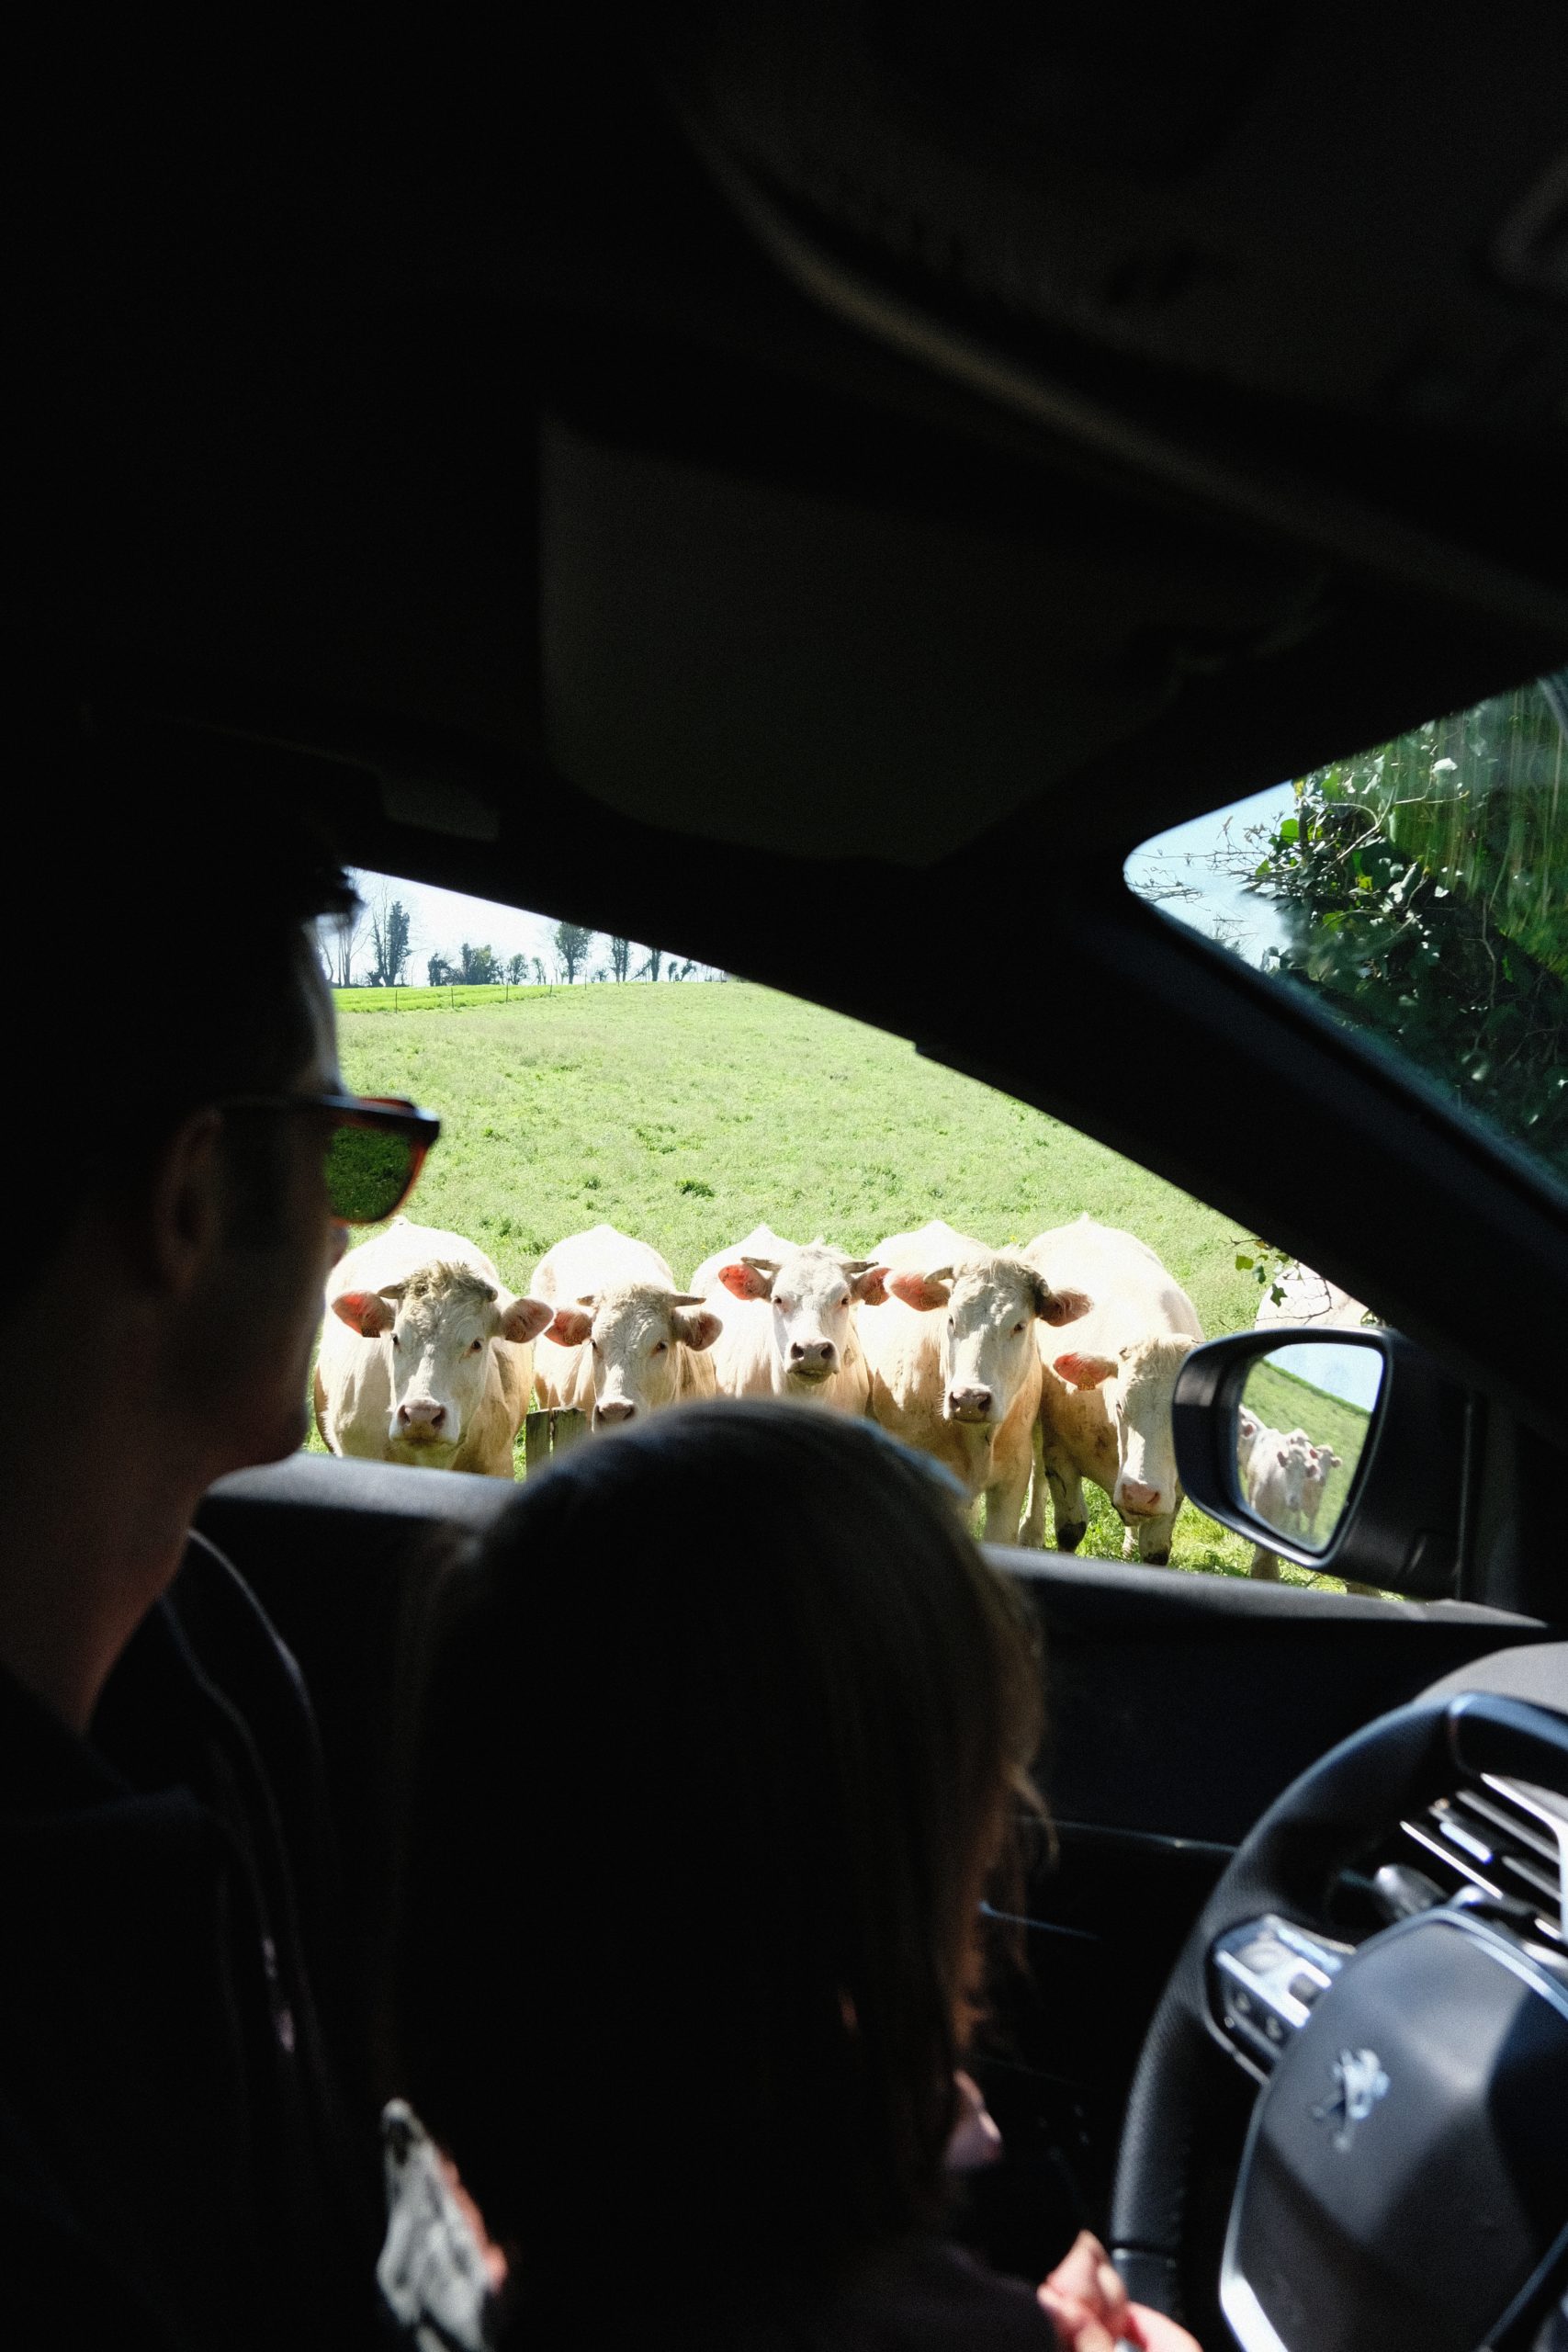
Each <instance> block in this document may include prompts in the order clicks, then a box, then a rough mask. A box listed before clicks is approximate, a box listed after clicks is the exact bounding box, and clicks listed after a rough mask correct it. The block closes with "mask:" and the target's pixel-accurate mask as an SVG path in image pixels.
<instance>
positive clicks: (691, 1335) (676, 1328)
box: [670, 1306, 724, 1354]
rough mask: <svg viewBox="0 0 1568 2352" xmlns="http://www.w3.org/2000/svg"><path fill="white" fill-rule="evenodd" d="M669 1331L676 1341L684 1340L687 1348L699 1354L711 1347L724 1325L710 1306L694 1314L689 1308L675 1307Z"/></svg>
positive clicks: (672, 1311)
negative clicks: (672, 1333)
mask: <svg viewBox="0 0 1568 2352" xmlns="http://www.w3.org/2000/svg"><path fill="white" fill-rule="evenodd" d="M670 1329H671V1330H672V1331H673V1332H674V1334H675V1337H676V1338H677V1339H678V1340H684V1341H685V1342H686V1345H687V1346H688V1347H689V1348H695V1349H696V1350H697V1351H698V1352H699V1354H700V1353H701V1351H702V1350H703V1349H704V1348H711V1347H712V1345H713V1343H714V1341H715V1340H716V1339H717V1337H718V1335H719V1333H720V1332H721V1331H722V1330H723V1329H724V1325H723V1323H722V1322H721V1321H720V1319H719V1317H717V1316H716V1314H715V1313H714V1311H713V1309H712V1307H711V1306H704V1307H700V1308H698V1309H696V1310H695V1311H694V1310H693V1309H692V1308H690V1307H686V1306H677V1307H673V1308H671V1315H670Z"/></svg>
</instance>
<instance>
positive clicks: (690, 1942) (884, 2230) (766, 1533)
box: [399, 1404, 1040, 2332]
mask: <svg viewBox="0 0 1568 2352" xmlns="http://www.w3.org/2000/svg"><path fill="white" fill-rule="evenodd" d="M1029 1625H1030V1621H1029V1620H1027V1619H1026V1617H1025V1616H1024V1614H1023V1612H1022V1611H1021V1606H1020V1604H1019V1603H1018V1602H1017V1601H1016V1600H1015V1599H1014V1596H1013V1595H1012V1593H1011V1592H1010V1588H1009V1587H1008V1586H1007V1585H1006V1584H1005V1582H1004V1581H1003V1579H1002V1578H1001V1577H998V1575H996V1573H995V1572H994V1571H993V1570H992V1569H991V1568H990V1566H988V1564H987V1562H986V1560H985V1559H984V1557H983V1556H982V1555H981V1553H980V1552H979V1550H978V1547H977V1546H976V1544H974V1543H973V1542H972V1541H971V1540H970V1537H969V1535H968V1533H967V1532H966V1531H965V1529H964V1525H963V1523H962V1521H961V1518H960V1514H959V1510H958V1509H957V1507H956V1505H955V1503H954V1502H953V1500H952V1499H950V1498H948V1497H947V1496H946V1495H945V1494H944V1493H943V1492H942V1489H941V1487H940V1486H939V1484H938V1481H937V1478H936V1477H935V1476H933V1475H932V1473H931V1470H930V1468H929V1466H928V1465H927V1464H924V1463H922V1462H921V1461H920V1460H919V1457H917V1456H915V1455H912V1454H909V1453H906V1452H905V1450H904V1449H903V1448H902V1447H900V1446H897V1444H895V1443H894V1442H892V1441H891V1440H889V1439H886V1438H884V1437H883V1436H882V1434H881V1433H880V1432H879V1431H878V1430H875V1429H874V1428H873V1427H872V1426H871V1425H869V1424H866V1423H857V1422H853V1421H850V1420H848V1419H842V1418H840V1417H839V1416H836V1415H833V1414H829V1413H826V1412H824V1413H817V1412H812V1411H810V1410H808V1409H807V1408H801V1407H796V1406H784V1405H766V1404H758V1405H735V1404H729V1405H724V1404H718V1405H690V1406H685V1407H682V1408H680V1409H678V1410H675V1411H671V1412H669V1413H666V1414H663V1415H658V1416H655V1417H653V1419H650V1420H649V1421H648V1422H647V1423H646V1424H644V1425H643V1426H641V1427H640V1428H639V1429H637V1430H631V1431H627V1432H625V1433H623V1434H620V1435H617V1436H615V1437H614V1438H609V1439H604V1440H600V1441H597V1442H595V1441H590V1442H587V1443H585V1444H582V1445H580V1446H578V1447H576V1448H574V1449H573V1450H572V1452H571V1453H570V1454H568V1455H566V1456H565V1457H564V1458H562V1459H560V1460H559V1461H558V1464H556V1465H555V1466H553V1467H551V1468H550V1469H549V1470H548V1471H547V1472H546V1473H544V1474H543V1475H542V1476H540V1477H538V1478H537V1479H536V1480H532V1479H531V1480H530V1481H529V1484H528V1485H527V1487H525V1490H524V1492H523V1494H522V1496H521V1497H520V1498H518V1499H517V1500H516V1501H515V1502H514V1503H513V1504H511V1505H510V1506H509V1507H508V1509H507V1510H505V1512H504V1513H503V1514H502V1517H501V1518H500V1519H499V1520H498V1521H497V1522H496V1523H495V1526H494V1529H493V1531H492V1532H491V1534H490V1536H489V1537H488V1538H487V1540H486V1541H485V1543H484V1544H483V1546H482V1548H481V1550H480V1553H479V1557H478V1559H477V1562H475V1563H472V1564H470V1565H469V1566H466V1567H459V1568H458V1569H457V1570H456V1571H455V1572H454V1574H453V1576H452V1577H451V1579H450V1582H449V1584H448V1586H447V1589H446V1594H445V1597H444V1600H443V1602H442V1604H441V1607H440V1611H439V1616H438V1621H437V1627H436V1631H435V1634H434V1640H433V1642H432V1645H431V1650H430V1657H429V1665H428V1672H427V1676H426V1680H425V1691H424V1697H423V1709H422V1714H421V1727H420V1731H419V1734H418V1739H419V1748H418V1763H417V1769H416V1772H415V1778H414V1785H413V1790H412V1798H411V1804H410V1809H409V1842H408V1859H407V1871H406V1880H405V1892H404V1905H403V1921H404V1924H403V1928H402V1931H401V1935H400V1967H399V1976H400V1987H401V2015H402V2021H403V2034H404V2041H405V2049H404V2064H405V2066H406V2069H407V2079H408V2083H409V2086H410V2091H411V2096H412V2098H413V2099H414V2101H415V2103H416V2105H417V2106H419V2107H420V2109H421V2111H422V2112H423V2114H424V2116H425V2119H426V2120H427V2122H428V2123H429V2125H430V2127H431V2129H432V2130H433V2131H435V2132H436V2133H437V2135H438V2136H439V2137H441V2138H442V2139H444V2140H445V2141H446V2143H447V2144H448V2145H449V2146H450V2147H451V2148H452V2150H453V2152H454V2154H455V2155H456V2157H457V2162H458V2165H459V2166H460V2168H461V2170H462V2172H463V2175H464V2177H465V2179H466V2181H467V2182H468V2185H469V2187H470V2188H472V2190H473V2192H474V2194H475V2196H476V2197H477V2199H479V2204H480V2207H481V2209H482V2210H483V2211H484V2213H485V2215H486V2217H487V2221H488V2222H489V2223H490V2225H491V2229H492V2231H493V2232H494V2233H496V2234H497V2235H498V2236H501V2237H502V2238H504V2239H509V2240H511V2241H512V2242H513V2245H515V2247H516V2249H517V2255H518V2260H517V2272H518V2277H519V2278H520V2280H521V2282H522V2288H521V2291H522V2297H523V2301H524V2303H525V2305H526V2306H527V2308H528V2310H529V2312H531V2314H532V2316H533V2318H535V2319H538V2318H540V2317H541V2316H543V2315H545V2314H546V2313H547V2312H549V2311H550V2310H551V2309H552V2307H557V2306H559V2305H560V2304H561V2303H562V2301H563V2300H564V2302H565V2304H566V2305H568V2306H570V2303H571V2302H572V2301H573V2300H574V2299H581V2297H582V2296H584V2295H585V2294H588V2293H590V2292H592V2297H593V2299H594V2301H595V2303H596V2304H602V2302H603V2300H604V2294H605V2292H606V2291H607V2290H606V2285H605V2282H604V2279H603V2278H600V2277H597V2276H595V2277H593V2278H592V2287H590V2284H589V2278H590V2275H591V2273H592V2247H593V2246H594V2245H595V2244H596V2243H597V2244H598V2245H600V2246H601V2247H602V2249H603V2250H604V2253H605V2254H606V2255H607V2256H608V2257H609V2260H610V2261H611V2262H612V2263H613V2265H614V2269H615V2274H616V2275H617V2276H619V2277H624V2278H627V2279H628V2280H635V2281H636V2282H637V2292H638V2293H639V2294H642V2295H647V2296H649V2297H650V2298H652V2299H653V2300H652V2301H651V2302H650V2303H649V2307H650V2308H659V2307H660V2301H659V2299H660V2298H663V2299H668V2298H670V2297H671V2296H675V2297H681V2298H683V2299H684V2301H686V2302H687V2303H689V2304H691V2305H694V2306H700V2305H701V2304H702V2302H703V2301H704V2300H705V2296H706V2297H708V2298H709V2299H711V2298H713V2297H716V2298H718V2299H719V2301H721V2302H722V2301H723V2299H724V2297H725V2296H726V2295H727V2294H729V2295H733V2294H734V2293H736V2292H739V2293H741V2294H742V2295H743V2297H744V2298H745V2301H744V2303H743V2306H742V2307H743V2308H748V2309H756V2308H757V2307H758V2305H759V2303H761V2302H763V2301H766V2299H767V2297H768V2295H769V2293H770V2290H772V2291H773V2292H776V2293H777V2294H778V2295H780V2296H788V2295H791V2294H795V2293H799V2292H803V2291H811V2290H817V2289H820V2287H821V2286H822V2285H823V2284H824V2283H825V2281H826V2280H827V2279H829V2278H830V2277H831V2275H832V2274H833V2272H834V2270H835V2268H836V2267H840V2266H842V2265H843V2264H845V2263H846V2262H848V2261H850V2260H851V2259H852V2258H853V2257H855V2256H859V2255H863V2254H867V2253H869V2252H870V2251H872V2250H873V2249H874V2248H875V2247H877V2246H878V2245H883V2244H886V2243H887V2242H889V2241H890V2240H893V2239H895V2238H897V2237H898V2236H899V2235H901V2234H902V2233H907V2232H908V2231H909V2230H911V2229H918V2228H919V2227H920V2226H922V2225H926V2224H930V2223H931V2222H933V2221H934V2220H935V2219H936V2218H937V2217H938V2214H939V2211H940V2209H941V2208H942V2203H943V2201H944V2195H945V2191H944V2180H943V2165H942V2159H943V2154H944V2150H945V2147H946V2143H947V2139H948V2136H949V2134H950V2131H951V2130H952V2126H953V2066H954V2064H955V2057H956V2051H955V2036H954V2029H953V2016H954V2010H955V2006H956V2005H958V2004H959V2003H960V2002H961V2001H962V1998H963V1987H962V1985H961V1982H960V1977H961V1972H962V1968H963V1964H964V1956H965V1951H966V1949H967V1946H968V1942H969V1937H970V1930H971V1925H972V1921H973V1918H974V1905H975V1904H976V1901H977V1899H978V1894H979V1891H980V1890H979V1886H978V1884H977V1883H976V1866H977V1860H979V1861H982V1862H983V1859H984V1856H985V1854H986V1852H987V1849H988V1848H989V1846H990V1845H991V1843H992V1841H993V1840H994V1839H995V1838H997V1837H998V1835H1000V1836H1001V1837H1002V1838H1004V1839H1005V1838H1006V1837H1007V1835H1008V1834H1009V1833H1008V1830H1007V1827H1006V1824H1007V1823H1008V1822H1009V1821H1010V1820H1011V1818H1012V1817H1013V1815H1014V1814H1015V1812H1016V1807H1015V1806H1014V1805H1012V1804H1010V1803H1009V1794H1010V1793H1011V1795H1012V1796H1014V1797H1020V1798H1023V1799H1024V1800H1025V1801H1031V1800H1032V1789H1031V1787H1030V1784H1029V1781H1028V1777H1027V1772H1028V1766H1029V1762H1030V1760H1031V1758H1032V1754H1033V1751H1034V1748H1035V1746H1036V1745H1037V1742H1038V1737H1039V1733H1040V1697H1039V1690H1040V1684H1039V1674H1038V1667H1037V1661H1036V1658H1035V1656H1034V1650H1033V1646H1032V1637H1031V1633H1030V1630H1029ZM1035 1802H1037V1801H1035ZM580 2262H581V2264H582V2265H583V2267H582V2268H581V2269H578V2268H577V2267H575V2266H576V2265H577V2264H578V2263H580ZM731 2312H732V2315H733V2304H732V2305H731ZM699 2332H700V2331H699Z"/></svg>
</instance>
